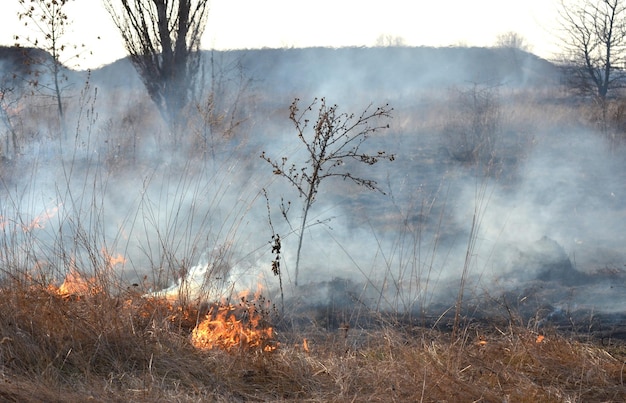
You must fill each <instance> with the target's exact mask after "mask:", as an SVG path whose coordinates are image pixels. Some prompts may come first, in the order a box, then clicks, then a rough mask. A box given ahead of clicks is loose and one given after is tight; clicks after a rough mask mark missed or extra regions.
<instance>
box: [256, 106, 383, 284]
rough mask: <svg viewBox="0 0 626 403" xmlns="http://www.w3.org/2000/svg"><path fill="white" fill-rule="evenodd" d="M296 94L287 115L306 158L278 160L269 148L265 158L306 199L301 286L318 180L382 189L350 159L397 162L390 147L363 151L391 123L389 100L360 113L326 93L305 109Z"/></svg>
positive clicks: (303, 211) (368, 163)
mask: <svg viewBox="0 0 626 403" xmlns="http://www.w3.org/2000/svg"><path fill="white" fill-rule="evenodd" d="M299 101H300V100H299V99H297V98H296V99H295V100H294V101H293V102H292V104H291V106H290V108H289V111H290V114H289V119H290V120H291V122H292V123H293V124H294V126H295V129H296V134H297V136H298V139H299V140H300V141H301V142H302V144H303V145H304V147H305V148H306V160H305V161H304V162H302V163H300V162H293V163H292V162H290V161H289V158H288V157H282V158H280V159H274V158H272V157H270V156H269V155H267V154H266V153H265V152H263V153H262V154H261V158H262V159H264V160H265V161H267V162H268V163H269V164H270V165H271V166H272V169H273V172H274V174H275V175H279V176H282V177H284V178H285V179H286V180H287V181H288V182H289V183H290V184H291V185H292V186H294V187H295V188H296V189H297V191H298V194H299V196H300V197H301V198H302V200H303V202H302V218H301V221H300V227H299V232H298V249H297V254H296V268H295V276H294V283H295V285H296V286H297V285H298V272H299V268H300V252H301V250H302V239H303V237H304V230H305V229H306V226H307V222H308V221H307V220H308V214H309V210H310V209H311V206H312V205H313V203H314V202H315V201H316V198H317V194H318V191H319V188H320V184H321V183H322V181H323V180H325V179H327V178H333V177H335V178H340V179H343V180H350V181H352V182H354V183H356V184H357V185H360V186H364V187H366V188H367V189H370V190H376V191H380V192H381V193H384V192H383V191H382V190H381V189H380V188H379V187H378V185H377V183H376V181H374V180H372V179H366V178H361V177H359V176H355V175H353V174H352V172H350V170H349V165H347V164H346V163H347V162H348V161H356V162H361V163H364V164H367V165H374V164H376V163H377V162H379V161H381V160H387V161H393V160H394V159H395V156H394V154H389V153H387V152H386V151H377V152H374V153H368V152H366V151H363V150H362V146H363V143H364V142H365V141H366V140H367V139H368V138H369V137H370V136H372V135H373V134H375V133H378V132H380V131H381V130H383V129H388V128H389V123H388V120H389V119H390V118H391V112H392V111H393V109H392V108H390V107H389V105H383V106H380V107H377V108H375V109H374V108H373V107H372V106H371V105H370V106H368V107H367V108H365V110H364V111H363V112H362V113H361V114H360V115H355V114H353V113H345V112H339V110H338V109H339V107H338V106H337V105H332V106H329V105H328V104H327V103H326V99H325V98H321V99H317V98H315V99H314V100H313V102H311V103H310V104H309V105H308V106H307V107H306V108H304V110H301V109H300V107H299ZM315 107H317V112H316V113H317V119H316V120H315V122H311V120H310V119H309V118H308V116H309V114H311V113H315V112H313V109H314V108H315Z"/></svg>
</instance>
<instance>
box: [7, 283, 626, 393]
mask: <svg viewBox="0 0 626 403" xmlns="http://www.w3.org/2000/svg"><path fill="white" fill-rule="evenodd" d="M1 294H2V298H1V299H0V313H1V315H0V332H1V334H2V340H1V341H0V360H1V368H2V372H1V375H2V380H1V381H0V398H2V400H4V401H15V402H17V401H20V402H37V401H47V402H51V401H69V400H74V401H87V400H90V401H108V402H110V401H132V402H141V401H165V400H167V401H181V402H186V401H230V402H232V401H320V402H321V401H336V402H339V401H381V402H382V401H385V402H388V401H426V402H428V401H485V402H496V401H497V402H501V401H515V402H536V401H542V402H562V401H605V402H608V401H615V402H617V401H624V399H626V386H624V375H625V363H626V346H625V345H624V344H622V343H621V342H617V343H616V342H612V343H610V344H608V345H601V344H600V343H599V342H597V341H594V340H591V339H590V340H588V341H584V342H581V341H576V340H574V339H573V338H571V337H567V336H565V335H563V334H559V333H557V332H556V331H554V332H547V333H541V334H538V333H536V332H535V331H533V330H530V329H528V328H523V327H515V326H512V325H511V326H509V327H508V328H507V327H505V328H500V327H497V326H496V325H487V324H483V325H480V326H479V325H476V324H474V325H468V326H466V327H465V328H464V329H463V332H462V333H461V334H460V335H459V336H457V337H456V338H452V336H451V334H450V333H449V332H446V331H442V330H435V329H433V328H429V327H418V326H409V325H406V324H404V325H401V324H398V323H393V322H386V323H385V324H383V325H377V326H372V327H370V328H349V327H347V326H343V327H341V328H337V329H324V330H323V329H320V328H315V327H308V328H307V327H299V328H294V327H289V326H285V325H282V326H280V327H279V328H278V329H277V331H276V332H275V334H274V340H273V342H274V343H275V344H274V345H275V346H276V348H275V349H269V350H263V349H258V348H251V347H250V345H249V344H244V343H242V344H240V345H238V346H235V348H231V349H229V351H226V350H225V349H223V348H214V349H207V350H203V349H198V348H196V347H194V346H193V344H192V338H191V335H192V329H194V327H195V326H196V324H197V323H198V322H199V321H200V320H202V317H203V315H201V312H200V311H199V310H198V309H197V308H194V307H192V306H187V307H180V306H177V305H170V304H169V303H167V302H165V301H160V300H154V299H146V298H143V297H141V296H140V293H137V292H131V291H125V292H121V293H119V294H118V295H112V294H108V293H104V292H99V291H96V292H90V293H89V292H88V293H83V294H81V295H77V294H64V295H62V294H61V293H59V292H58V288H55V287H54V286H51V287H43V286H41V285H36V284H28V285H27V284H23V283H22V284H8V283H5V284H3V286H2V289H1ZM264 315H265V316H264V317H265V319H268V320H269V318H270V317H271V314H269V313H268V312H265V314H264Z"/></svg>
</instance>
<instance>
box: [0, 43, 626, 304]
mask: <svg viewBox="0 0 626 403" xmlns="http://www.w3.org/2000/svg"><path fill="white" fill-rule="evenodd" d="M511 52H514V51H511V50H510V49H479V48H475V49H471V48H470V49H465V48H446V49H429V48H371V49H366V48H358V49H356V48H355V49H291V50H272V49H267V50H254V51H234V52H221V53H216V54H214V55H213V57H215V58H216V59H215V60H218V61H219V63H218V64H217V65H216V64H214V68H218V69H220V70H217V71H218V72H219V74H207V75H206V76H207V77H211V76H213V77H219V80H220V81H219V84H220V85H222V86H223V88H222V90H223V93H224V94H229V95H224V97H223V98H222V103H221V104H220V105H217V106H216V108H217V110H216V111H217V115H219V116H222V117H226V119H222V121H221V122H220V124H216V125H213V126H211V127H208V126H207V124H206V122H204V123H203V120H202V116H196V115H194V117H192V118H190V119H189V127H187V128H186V132H184V133H168V131H167V130H166V129H165V128H164V125H162V124H161V122H160V120H159V119H160V118H159V116H158V114H157V112H156V111H155V108H154V107H153V106H152V105H151V104H150V102H149V100H147V97H146V96H145V95H143V94H144V89H143V87H142V86H141V82H140V80H138V79H137V77H136V75H135V73H134V72H133V71H132V68H131V66H130V65H129V64H128V62H127V61H119V62H116V63H114V64H112V65H110V66H106V67H104V68H102V69H100V70H97V71H94V72H93V73H92V76H91V78H90V84H89V86H88V87H85V88H84V89H83V93H82V95H76V98H77V99H76V103H75V104H73V105H74V106H73V108H72V109H71V111H70V113H68V116H72V120H71V122H72V123H71V125H70V127H72V130H71V131H70V132H71V136H69V138H66V139H62V140H59V139H57V138H55V137H54V134H53V130H52V129H51V128H50V126H49V125H50V123H49V122H51V121H52V120H53V119H52V116H53V114H54V110H53V109H51V108H50V106H49V103H50V102H49V99H48V100H46V99H45V98H37V101H36V102H34V104H33V105H30V104H29V106H27V107H25V110H24V111H23V112H22V116H28V117H32V116H37V117H38V119H36V120H35V119H31V120H30V121H27V120H26V118H24V121H23V123H22V126H21V130H22V133H24V136H23V139H22V148H21V153H22V155H20V156H19V158H18V157H14V158H13V159H11V160H10V161H9V160H8V157H5V158H6V160H5V166H6V167H7V168H4V172H3V186H4V187H5V192H4V196H3V198H2V200H1V202H0V203H1V205H0V210H1V211H0V215H2V217H3V218H4V223H5V224H3V230H4V236H5V241H4V246H3V247H4V251H5V252H4V253H5V256H3V259H4V260H9V259H16V258H17V259H18V260H19V261H20V264H22V265H23V266H24V267H28V268H29V269H30V268H32V267H35V266H38V265H41V264H43V263H44V262H45V264H46V265H47V266H49V267H50V268H55V270H56V275H57V276H58V278H62V277H63V276H64V271H66V270H67V269H68V268H69V266H70V265H75V266H77V267H80V268H82V269H84V270H89V269H91V270H92V271H97V268H98V267H99V264H100V263H101V260H102V259H103V256H102V253H101V249H102V248H104V249H105V250H107V251H108V252H109V253H120V254H122V255H123V256H124V257H125V259H126V261H125V263H124V264H123V265H121V267H120V266H116V267H115V269H116V270H117V271H118V272H119V278H120V279H121V280H122V281H123V283H124V284H133V283H134V284H141V285H145V291H146V292H154V291H158V290H160V289H165V288H167V287H171V286H174V287H176V284H179V279H180V278H183V277H184V276H185V275H189V273H196V274H197V275H198V276H200V277H202V281H201V282H200V283H202V282H206V281H208V283H207V284H211V286H210V287H213V289H212V290H211V291H207V290H206V289H205V290H204V291H203V292H205V293H206V295H205V296H210V297H211V298H213V297H217V296H219V295H222V294H226V293H228V292H230V291H233V290H241V289H248V288H254V287H256V284H257V283H261V284H262V285H263V286H264V287H265V288H266V290H267V293H268V294H270V295H272V298H274V299H276V298H278V293H279V291H278V279H277V278H276V277H275V276H273V275H272V273H271V270H270V265H271V261H272V259H273V256H272V253H271V247H270V240H271V236H272V228H271V227H270V222H269V221H268V218H269V219H271V224H272V225H273V227H274V231H275V232H276V233H278V234H279V235H280V236H281V238H282V240H283V245H282V246H283V250H282V253H281V258H282V260H283V261H282V263H281V267H282V268H283V283H284V288H285V294H286V297H287V298H296V297H299V299H300V300H302V299H305V298H307V299H308V301H309V302H310V303H313V304H321V303H324V301H326V302H328V301H330V300H332V301H334V303H336V304H344V303H345V304H347V303H348V302H350V301H351V302H352V303H354V301H358V302H359V303H363V304H365V305H367V306H369V307H371V308H376V309H382V310H387V309H391V310H399V311H413V310H422V311H424V310H428V309H431V308H432V307H437V306H440V305H443V306H446V305H447V306H451V305H452V304H453V303H454V298H455V297H456V293H457V291H458V287H459V286H460V283H459V281H460V278H461V274H462V272H463V268H464V267H465V265H466V263H467V262H469V266H468V267H469V282H468V285H467V286H466V287H468V295H471V296H470V297H469V298H476V300H479V299H480V298H487V297H488V298H496V299H497V298H498V295H505V294H507V293H513V294H515V295H517V296H518V297H517V298H518V299H519V300H522V299H523V298H525V297H528V296H529V295H531V294H532V296H533V298H536V299H537V300H539V299H541V301H546V302H547V303H549V304H551V305H552V306H553V307H554V309H555V310H556V309H565V307H566V306H567V307H571V306H573V305H576V306H578V307H580V308H581V309H583V308H584V309H594V310H596V311H604V312H623V308H624V306H623V305H624V303H623V302H622V301H621V299H622V298H621V295H622V294H623V290H624V286H625V284H624V279H625V276H624V275H623V269H624V263H625V262H626V256H625V251H624V244H625V241H626V239H625V238H624V228H626V222H625V221H626V214H624V206H625V204H624V199H625V198H626V189H625V186H626V181H624V172H626V170H625V168H626V166H625V165H626V162H625V161H624V159H623V158H622V157H621V153H622V152H623V150H621V148H616V146H609V144H610V143H609V142H608V141H607V140H606V136H604V135H603V134H601V133H599V132H598V131H596V130H594V128H593V126H592V125H590V124H586V123H585V122H583V121H582V119H581V118H580V116H579V109H577V108H578V106H577V104H576V103H574V102H570V100H569V99H568V97H567V95H565V92H564V91H563V89H562V88H560V87H559V85H558V71H557V69H556V68H555V67H554V66H552V65H551V64H550V63H548V62H546V61H544V60H541V59H539V58H537V57H535V56H533V55H531V54H527V53H524V52H514V53H511ZM216 66H218V67H216ZM206 68H208V67H206ZM241 72H243V73H244V74H245V77H243V78H242V76H241ZM213 73H215V71H214V72H213ZM6 74H7V72H6V71H5V75H6ZM70 80H71V82H73V83H74V85H75V87H74V88H76V89H77V88H80V87H81V86H84V82H85V80H86V77H83V76H80V75H79V73H75V75H74V76H72V77H71V79H70ZM216 84H218V83H216V82H213V83H211V82H209V81H207V82H205V83H203V84H202V85H203V88H201V89H200V90H199V93H202V91H204V93H203V94H204V95H201V96H200V97H199V100H200V102H199V104H200V107H201V108H202V106H203V105H204V106H206V96H207V95H208V93H209V91H210V88H212V89H213V90H214V91H215V90H216V89H217V88H218V87H217V85H216ZM244 84H245V85H244ZM244 87H245V91H241V92H239V91H240V90H241V88H244ZM96 88H97V93H96V92H95V89H96ZM477 88H478V89H480V90H481V91H484V92H481V94H486V96H487V97H488V98H487V99H488V100H489V101H490V102H492V103H491V104H490V105H492V106H491V108H495V109H491V110H492V111H493V110H495V111H496V112H497V114H495V115H489V116H491V117H489V119H493V125H490V124H484V127H488V128H493V132H490V133H491V134H490V135H493V139H494V142H493V144H492V146H491V148H489V149H488V150H487V151H488V152H485V153H484V154H481V153H477V154H475V155H469V154H463V153H461V152H465V151H466V150H461V149H460V147H462V145H463V144H464V143H463V144H461V143H459V142H458V141H457V140H458V135H459V134H460V133H464V132H461V131H459V130H460V129H459V127H461V128H462V127H466V125H470V124H471V122H470V121H469V120H467V119H468V116H469V117H471V116H474V115H472V113H473V114H480V113H482V112H480V111H479V110H476V109H471V111H472V112H471V113H470V114H469V115H464V114H461V113H458V109H457V108H459V107H460V106H463V105H465V106H466V104H464V103H463V102H464V101H462V100H461V101H459V99H461V98H459V95H458V94H474V95H476V94H477V92H476V89H477ZM79 92H80V91H77V90H74V94H79ZM237 93H241V94H242V95H243V96H242V97H241V98H238V99H234V97H233V94H237ZM294 97H298V98H300V99H302V105H305V104H308V102H311V101H312V100H313V98H314V97H326V99H327V100H328V102H329V103H330V104H333V103H337V104H338V105H339V110H340V111H341V112H347V113H355V114H357V115H358V114H359V113H361V112H362V111H363V110H364V109H365V108H367V107H368V105H372V106H373V107H376V106H379V105H384V104H385V103H389V104H390V106H391V107H393V108H394V112H393V119H392V120H391V122H390V128H389V130H387V131H384V132H381V133H379V134H377V135H375V136H373V137H372V138H370V139H369V140H368V142H367V143H366V145H365V147H367V148H368V150H370V151H373V152H376V151H378V150H385V151H387V152H389V153H393V154H396V156H397V159H396V161H394V162H391V163H386V162H381V163H379V164H377V165H374V166H361V165H363V164H355V165H354V168H353V169H354V174H355V176H361V177H365V178H372V179H375V180H376V181H377V182H378V184H379V186H380V187H381V189H382V190H384V191H385V193H386V194H382V193H377V192H369V191H367V190H365V189H363V188H359V187H357V186H354V185H353V184H351V183H349V182H347V181H341V180H337V181H333V180H332V179H330V180H329V181H328V182H323V183H322V184H321V188H320V193H319V195H318V198H317V201H316V203H315V204H314V206H313V208H312V210H311V213H310V217H311V220H310V225H309V226H308V228H307V230H306V233H305V235H304V247H303V255H302V262H303V263H302V267H301V275H302V276H301V279H300V280H299V283H302V284H304V287H300V288H299V289H296V288H295V287H293V285H292V284H293V280H294V279H293V269H294V266H295V250H296V245H297V233H296V230H295V228H297V222H298V219H299V215H300V209H301V202H302V200H301V199H300V198H299V197H298V195H297V193H296V191H295V189H294V188H292V187H291V186H290V185H289V184H288V183H286V182H285V181H283V180H282V179H283V178H281V177H279V176H276V175H273V174H272V169H271V167H270V166H269V165H268V164H267V163H266V162H264V161H263V160H262V159H261V158H259V155H260V154H261V152H266V153H267V155H270V156H271V157H272V158H273V159H280V158H281V157H283V156H285V157H288V158H289V159H290V160H294V161H300V162H303V160H304V157H303V153H302V148H301V146H300V143H299V141H298V139H297V137H296V132H295V130H294V128H293V126H292V125H291V123H290V122H289V119H288V117H289V110H288V107H289V104H290V103H291V102H292V101H293V98H294ZM459 105H460V106H459ZM235 107H236V109H235ZM37 108H39V109H37ZM201 108H200V109H201ZM314 111H315V108H314ZM481 116H482V115H481ZM310 118H311V119H313V120H314V119H315V118H316V116H314V115H311V116H310ZM229 121H231V122H233V121H236V122H238V125H237V126H236V130H234V132H233V134H232V135H230V136H228V137H226V136H224V135H223V133H224V128H225V127H227V126H228V125H227V123H228V122H229ZM453 123H454V124H453ZM488 123H489V122H488ZM490 130H491V129H490ZM172 136H180V137H179V139H178V140H177V142H179V143H177V144H178V147H173V146H172V144H174V142H173V138H172ZM495 140H497V141H495ZM481 152H482V151H481ZM468 155H469V156H468ZM462 156H464V157H463V158H462ZM485 156H487V157H485ZM464 158H465V159H464ZM472 158H473V159H472ZM8 167H13V168H8ZM264 194H267V195H268V199H267V200H266V198H265V196H264ZM281 200H283V202H284V203H285V204H286V203H287V202H291V205H290V209H289V218H290V222H289V223H287V222H285V219H284V217H283V215H282V213H281V207H280V205H281ZM268 206H269V211H268ZM46 212H48V213H49V214H47V216H46V222H45V223H43V222H42V223H41V224H40V225H39V226H37V227H33V228H30V229H28V230H25V229H24V228H25V227H27V226H28V223H31V222H32V221H33V220H35V219H36V218H37V217H39V216H40V215H41V214H45V213H46ZM52 212H54V214H53V213H52ZM472 223H474V225H475V229H477V231H476V233H475V235H474V239H475V247H473V248H471V250H470V253H469V254H468V253H467V252H468V245H469V240H470V239H472V238H471V237H470V232H471V230H472ZM9 251H10V252H11V253H8V252H9ZM11 254H12V255H11ZM9 255H11V256H9ZM200 283H199V284H200ZM216 284H218V285H216ZM202 287H203V286H202V285H200V286H198V288H199V289H202ZM541 287H543V288H542V289H543V290H547V291H543V292H535V291H536V290H537V289H539V288H541ZM533 290H535V291H533Z"/></svg>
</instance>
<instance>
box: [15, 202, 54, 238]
mask: <svg viewBox="0 0 626 403" xmlns="http://www.w3.org/2000/svg"><path fill="white" fill-rule="evenodd" d="M59 206H60V205H59ZM59 206H56V207H53V208H49V209H46V211H44V212H43V213H41V214H39V215H38V216H37V217H35V218H34V219H33V220H32V221H31V222H30V223H28V224H25V225H22V230H23V231H24V232H28V231H32V230H34V229H43V228H45V227H46V226H45V223H46V221H48V220H50V219H51V218H52V217H54V216H55V215H56V214H57V213H58V211H59Z"/></svg>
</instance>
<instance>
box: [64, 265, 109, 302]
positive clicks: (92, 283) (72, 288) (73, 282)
mask: <svg viewBox="0 0 626 403" xmlns="http://www.w3.org/2000/svg"><path fill="white" fill-rule="evenodd" d="M98 291H99V287H98V286H97V285H96V280H95V278H93V277H92V278H90V279H86V278H85V277H84V276H82V275H81V274H80V273H79V272H78V271H77V270H76V269H75V268H73V267H72V268H71V269H70V271H69V272H68V273H67V275H66V276H65V280H63V284H61V286H60V287H59V289H58V290H57V293H58V294H59V295H61V296H63V297H69V296H80V295H87V294H92V293H96V292H98Z"/></svg>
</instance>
